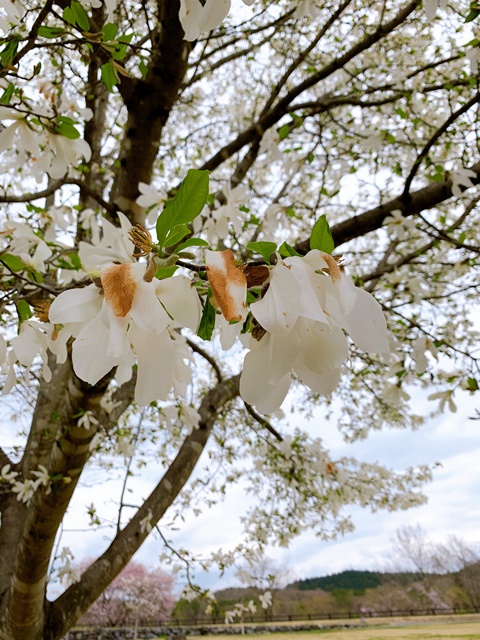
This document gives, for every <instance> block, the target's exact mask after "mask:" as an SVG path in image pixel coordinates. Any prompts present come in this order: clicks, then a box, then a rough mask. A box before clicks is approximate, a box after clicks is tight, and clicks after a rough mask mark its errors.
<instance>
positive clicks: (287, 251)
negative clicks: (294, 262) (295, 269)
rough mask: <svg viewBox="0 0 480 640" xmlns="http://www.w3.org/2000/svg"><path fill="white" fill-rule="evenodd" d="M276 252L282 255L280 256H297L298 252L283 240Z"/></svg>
mask: <svg viewBox="0 0 480 640" xmlns="http://www.w3.org/2000/svg"><path fill="white" fill-rule="evenodd" d="M278 253H279V254H280V255H281V256H282V258H290V256H299V255H300V254H299V253H298V251H296V250H295V249H294V248H293V247H291V246H290V245H289V244H287V243H286V242H284V243H283V244H282V245H281V247H280V248H279V250H278Z"/></svg>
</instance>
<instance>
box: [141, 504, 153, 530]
mask: <svg viewBox="0 0 480 640" xmlns="http://www.w3.org/2000/svg"><path fill="white" fill-rule="evenodd" d="M152 519H153V514H152V511H151V509H149V510H148V513H147V515H146V516H145V517H144V518H142V520H140V531H141V533H150V531H151V530H152V529H153V524H152Z"/></svg>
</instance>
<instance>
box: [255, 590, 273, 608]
mask: <svg viewBox="0 0 480 640" xmlns="http://www.w3.org/2000/svg"><path fill="white" fill-rule="evenodd" d="M258 599H259V600H260V604H261V605H262V609H268V607H271V606H272V593H271V591H265V593H261V594H260V595H259V596H258Z"/></svg>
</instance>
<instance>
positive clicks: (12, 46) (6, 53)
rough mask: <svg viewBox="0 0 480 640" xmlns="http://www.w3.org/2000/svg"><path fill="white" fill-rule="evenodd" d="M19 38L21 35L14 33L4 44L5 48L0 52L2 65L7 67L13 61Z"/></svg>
mask: <svg viewBox="0 0 480 640" xmlns="http://www.w3.org/2000/svg"><path fill="white" fill-rule="evenodd" d="M20 39H21V36H19V35H16V36H13V37H12V39H11V40H9V41H8V42H7V43H6V44H5V48H4V49H2V51H1V52H0V62H1V63H2V67H8V66H9V65H10V64H11V63H12V62H13V60H14V58H15V56H16V55H17V50H18V43H19V42H20Z"/></svg>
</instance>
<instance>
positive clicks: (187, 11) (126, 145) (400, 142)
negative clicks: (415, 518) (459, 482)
mask: <svg viewBox="0 0 480 640" xmlns="http://www.w3.org/2000/svg"><path fill="white" fill-rule="evenodd" d="M231 5H232V6H231ZM0 11H1V14H0V28H1V29H2V34H3V35H2V37H1V44H0V88H1V95H0V121H1V130H0V153H1V155H0V162H1V166H2V172H1V177H0V203H1V204H2V214H1V215H2V226H1V229H0V235H1V239H2V248H1V254H0V268H1V288H2V293H1V301H2V316H1V318H2V337H1V338H0V360H1V363H2V371H3V374H4V386H3V393H4V398H3V400H4V407H5V415H6V416H9V415H10V413H12V412H13V413H15V414H17V415H21V416H22V421H23V424H24V425H25V428H24V429H22V430H21V431H20V433H19V434H18V436H17V437H14V432H15V427H14V426H13V425H12V426H9V427H8V432H6V433H7V435H6V437H5V444H4V445H3V446H2V448H1V449H0V513H1V527H0V639H1V640H14V639H15V640H18V638H19V637H21V638H22V640H57V639H59V638H61V637H62V636H63V635H64V634H65V632H66V631H67V630H68V629H69V628H71V627H72V625H73V624H74V623H75V621H76V620H78V619H79V617H80V616H81V615H82V614H84V613H85V611H86V610H87V609H88V608H89V607H90V606H91V605H92V603H93V602H94V601H95V600H96V599H97V598H98V596H99V595H100V594H101V593H102V592H103V591H104V590H105V589H106V588H107V586H108V585H109V584H110V583H111V582H112V581H113V580H114V579H115V577H116V576H117V575H118V574H119V573H120V572H121V571H122V570H123V568H124V567H125V566H126V565H127V563H128V562H129V560H130V559H131V557H132V556H133V554H134V553H135V552H136V551H137V550H138V549H139V547H140V546H141V544H142V543H143V541H144V540H145V539H146V537H147V536H148V535H149V533H150V532H152V531H153V530H155V531H156V532H157V535H159V536H160V537H161V539H163V540H164V543H165V553H166V555H170V556H171V557H172V559H174V560H176V561H178V562H179V564H180V566H181V567H182V568H183V570H184V573H185V574H186V576H187V578H188V577H189V570H190V565H191V561H192V557H191V556H190V555H189V554H188V553H187V551H183V550H177V549H174V548H172V546H171V545H170V544H169V542H168V530H169V527H171V526H174V525H175V524H176V523H177V521H178V520H179V519H180V518H181V517H182V513H183V512H184V511H185V510H188V509H193V510H197V509H199V508H200V507H199V502H200V501H201V500H203V501H204V503H206V504H207V505H208V504H213V503H214V502H215V501H217V500H218V499H220V498H221V496H223V495H224V494H225V493H226V492H227V487H228V484H230V483H234V482H242V483H244V486H245V487H246V488H247V490H248V491H249V492H250V493H251V494H252V496H253V497H254V498H256V499H257V501H256V502H255V503H254V504H253V506H252V507H251V509H250V510H249V512H248V513H247V514H246V515H245V518H244V529H245V543H244V545H240V546H239V547H238V548H237V549H235V550H228V551H223V552H221V551H219V552H218V553H214V554H212V557H211V558H209V559H203V563H204V566H208V565H209V563H210V565H211V564H212V563H213V564H215V565H216V566H219V567H220V568H225V567H226V566H229V565H230V564H231V563H232V562H234V561H235V558H236V555H237V554H242V553H243V554H245V555H247V556H248V557H250V559H251V558H252V555H254V554H255V553H257V552H261V550H262V548H263V546H264V545H265V544H267V543H269V542H274V543H277V544H281V545H287V544H288V543H289V541H290V540H291V539H292V537H294V536H295V535H296V534H298V533H299V532H300V531H301V530H302V529H303V528H305V527H309V528H310V529H312V530H314V531H315V532H316V533H317V534H318V535H319V536H321V537H323V538H328V537H331V536H335V535H337V534H339V533H343V532H346V531H349V530H350V529H351V528H352V526H353V524H352V522H351V520H350V517H349V514H348V509H346V507H347V506H348V505H352V504H358V505H361V506H364V507H368V508H370V509H373V510H377V509H390V510H393V509H399V508H400V509H403V508H408V507H411V506H414V505H416V504H419V503H421V502H422V501H423V500H424V496H423V495H422V493H421V487H422V485H423V484H424V482H426V481H428V480H429V479H430V477H431V473H432V470H431V469H430V468H429V467H428V466H426V465H425V466H421V467H419V468H408V469H404V470H399V469H395V470H392V469H387V468H385V467H383V466H382V465H381V464H380V463H378V464H370V463H366V462H364V461H360V460H356V459H355V458H353V457H348V458H347V457H345V458H341V459H335V458H334V457H333V456H332V454H331V453H330V452H329V451H327V450H326V449H325V447H324V446H323V445H322V442H321V441H320V440H319V439H314V438H311V437H310V436H309V434H308V430H305V429H304V428H301V427H300V425H301V424H304V417H308V416H310V415H311V413H312V411H313V409H314V408H316V411H318V410H321V411H322V415H324V416H325V417H328V416H329V415H332V411H333V407H335V410H338V411H339V413H340V415H339V417H338V428H339V429H340V430H341V431H342V433H343V434H344V437H345V438H346V439H347V440H349V441H355V440H356V439H358V438H364V437H366V436H367V434H368V433H369V431H370V430H372V429H380V428H382V427H384V426H394V427H407V428H416V427H418V426H419V425H421V424H422V422H423V421H424V420H425V416H424V415H419V414H418V413H416V412H415V410H414V408H412V407H411V406H410V404H409V400H410V394H411V390H412V389H419V390H421V391H422V392H423V393H425V395H426V396H427V397H428V399H429V400H430V401H431V402H430V405H431V407H432V408H431V412H436V411H444V410H450V411H455V410H456V404H455V403H456V401H458V400H457V397H458V394H459V390H461V389H462V390H466V391H469V392H471V393H475V392H476V391H478V344H479V342H478V338H479V336H478V332H477V330H476V328H475V324H474V314H475V310H476V303H477V299H478V286H479V285H478V277H477V269H476V266H477V260H478V253H479V251H480V248H479V246H478V240H477V238H478V232H477V229H478V222H479V209H478V206H477V205H478V201H479V198H480V195H479V191H478V187H477V185H478V183H479V182H480V159H479V157H478V144H479V125H478V122H479V119H478V104H479V102H480V93H479V71H478V61H479V59H480V53H479V43H480V40H479V39H478V38H477V36H478V33H477V31H478V28H477V22H476V18H477V17H478V14H479V13H480V10H478V9H477V8H476V5H472V6H470V5H469V3H467V2H463V1H457V0H453V1H452V2H446V1H445V0H425V1H424V3H423V4H422V2H421V1H420V0H411V1H410V2H397V1H393V0H325V1H323V0H317V1H313V0H254V1H252V0H249V1H248V2H247V1H246V0H244V2H243V3H242V2H240V1H239V0H234V2H233V4H232V3H231V2H230V0H206V1H205V2H200V1H199V0H168V1H166V0H142V2H135V1H134V0H117V1H115V0H106V1H105V2H102V1H101V0H82V1H81V2H79V1H77V0H71V1H70V0H56V1H54V0H47V1H46V2H36V1H35V0H15V2H11V1H10V0H1V1H0ZM287 394H288V399H287V400H286V401H285V398H286V397H287ZM456 394H457V395H456ZM284 401H285V404H284V405H283V406H284V407H286V406H288V407H289V408H291V407H293V408H294V409H295V410H296V413H294V414H291V415H290V416H289V417H288V418H286V416H285V415H284V414H283V413H282V411H281V410H280V406H281V405H282V403H283V402H284ZM319 408H320V409H319ZM203 452H205V453H204V455H202V453H203ZM201 456H202V460H201V462H200V463H199V460H200V457H201ZM153 459H154V460H155V461H156V464H157V465H158V469H159V471H158V478H157V481H156V483H155V484H154V485H152V487H151V493H150V494H149V496H148V497H147V498H146V499H145V500H144V501H142V500H140V496H135V497H134V500H133V503H130V502H129V501H128V500H126V497H125V496H126V491H127V486H128V481H129V477H130V476H131V475H132V474H133V473H138V471H136V469H137V468H138V467H137V464H138V466H139V467H140V472H141V468H142V465H143V466H144V465H146V464H147V463H148V462H149V461H151V460H153ZM115 460H117V461H119V464H122V460H124V461H125V465H124V468H125V483H124V490H123V491H122V494H121V496H120V497H119V513H118V519H117V522H115V523H113V524H112V526H111V528H110V529H109V531H110V538H109V540H110V544H109V547H108V548H107V549H106V551H105V552H104V553H102V554H101V555H100V556H99V557H98V558H97V559H95V560H94V561H93V562H92V563H91V564H90V566H89V567H88V568H86V570H85V571H84V572H83V573H82V575H81V576H73V574H72V577H75V580H73V581H72V582H71V584H70V585H69V586H68V587H67V588H66V590H65V592H64V593H63V594H62V595H60V596H58V597H57V598H56V599H54V600H53V601H49V600H48V599H47V598H46V587H47V581H48V578H49V575H50V574H52V572H53V574H52V575H58V574H59V573H61V574H62V575H65V572H66V569H65V566H66V565H65V560H67V569H68V566H69V565H68V562H69V556H68V553H67V552H65V554H63V560H62V558H61V557H60V556H61V554H60V555H59V554H58V553H57V552H56V551H55V549H56V545H55V541H56V539H57V536H58V535H59V534H60V531H61V525H62V521H63V519H64V516H65V513H66V511H67V509H68V508H69V507H71V506H72V505H73V504H74V500H75V492H76V489H77V487H78V483H79V479H80V478H81V475H82V472H83V470H84V469H85V468H86V466H87V465H91V464H95V463H96V462H97V463H98V462H100V463H101V462H102V461H104V462H105V461H108V464H114V461H115ZM194 470H195V474H194V476H193V477H192V474H193V472H194ZM83 507H84V508H88V512H89V514H90V516H91V520H92V524H93V525H94V526H95V525H99V524H101V517H102V516H101V513H98V512H97V509H96V506H95V497H94V496H93V501H92V504H91V505H83ZM167 518H168V519H167ZM62 562H63V565H62V564H61V563H62ZM52 563H53V565H52ZM67 573H68V571H67Z"/></svg>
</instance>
